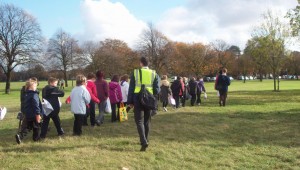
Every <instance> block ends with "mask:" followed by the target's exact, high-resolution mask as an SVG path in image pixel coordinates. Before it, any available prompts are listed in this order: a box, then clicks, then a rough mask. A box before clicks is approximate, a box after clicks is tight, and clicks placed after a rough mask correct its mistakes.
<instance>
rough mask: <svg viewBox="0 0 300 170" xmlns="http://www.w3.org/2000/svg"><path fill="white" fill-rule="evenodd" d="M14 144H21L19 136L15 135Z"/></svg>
mask: <svg viewBox="0 0 300 170" xmlns="http://www.w3.org/2000/svg"><path fill="white" fill-rule="evenodd" d="M15 137H16V142H17V143H18V144H21V142H22V141H21V136H20V135H19V134H16V136H15Z"/></svg>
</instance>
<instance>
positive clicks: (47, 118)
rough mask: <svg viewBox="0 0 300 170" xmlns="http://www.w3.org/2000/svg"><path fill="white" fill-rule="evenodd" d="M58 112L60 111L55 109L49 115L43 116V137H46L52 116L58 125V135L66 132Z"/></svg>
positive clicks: (56, 125)
mask: <svg viewBox="0 0 300 170" xmlns="http://www.w3.org/2000/svg"><path fill="white" fill-rule="evenodd" d="M58 113H59V111H55V110H54V111H53V112H51V113H50V114H49V115H48V116H45V115H44V116H43V123H42V131H41V138H45V137H46V135H47V132H48V126H49V122H50V118H51V119H52V121H53V123H54V125H55V127H56V131H57V134H58V135H62V134H64V131H63V129H62V128H61V125H60V118H59V115H58Z"/></svg>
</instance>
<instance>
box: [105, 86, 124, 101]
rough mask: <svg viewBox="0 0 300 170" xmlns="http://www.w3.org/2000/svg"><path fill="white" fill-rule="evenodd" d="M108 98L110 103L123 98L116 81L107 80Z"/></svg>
mask: <svg viewBox="0 0 300 170" xmlns="http://www.w3.org/2000/svg"><path fill="white" fill-rule="evenodd" d="M108 87H109V99H110V102H111V103H112V104H115V103H119V102H121V101H122V100H123V98H122V92H121V86H120V84H119V83H117V82H113V81H112V82H109V85H108Z"/></svg>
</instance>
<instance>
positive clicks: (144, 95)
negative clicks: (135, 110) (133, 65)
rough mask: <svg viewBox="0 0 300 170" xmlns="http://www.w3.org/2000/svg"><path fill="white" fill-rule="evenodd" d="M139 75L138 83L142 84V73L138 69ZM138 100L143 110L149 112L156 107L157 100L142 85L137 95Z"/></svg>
mask: <svg viewBox="0 0 300 170" xmlns="http://www.w3.org/2000/svg"><path fill="white" fill-rule="evenodd" d="M139 73H140V81H141V82H142V71H141V69H139ZM138 98H139V101H140V104H141V105H142V106H143V107H144V108H145V109H149V110H156V107H157V100H156V98H155V96H154V95H153V94H151V93H150V92H149V91H148V89H147V88H146V87H145V85H144V84H142V86H141V90H140V92H139V93H138Z"/></svg>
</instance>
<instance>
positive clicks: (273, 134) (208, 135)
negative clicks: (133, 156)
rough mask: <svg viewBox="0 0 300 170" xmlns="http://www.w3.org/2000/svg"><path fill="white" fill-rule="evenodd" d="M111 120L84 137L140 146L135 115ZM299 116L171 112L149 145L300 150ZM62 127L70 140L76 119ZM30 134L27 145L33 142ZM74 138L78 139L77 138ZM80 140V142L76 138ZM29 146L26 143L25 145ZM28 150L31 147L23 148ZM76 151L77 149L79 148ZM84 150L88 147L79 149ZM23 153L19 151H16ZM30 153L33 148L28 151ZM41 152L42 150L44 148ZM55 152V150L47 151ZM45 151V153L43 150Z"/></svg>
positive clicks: (6, 140) (6, 133) (5, 143)
mask: <svg viewBox="0 0 300 170" xmlns="http://www.w3.org/2000/svg"><path fill="white" fill-rule="evenodd" d="M109 120H110V116H109V115H106V119H105V123H104V124H103V125H101V126H100V127H95V128H91V127H83V136H85V137H92V138H99V139H102V140H105V139H111V138H112V139H114V138H118V139H114V140H115V141H119V142H121V143H120V144H119V145H120V146H121V145H122V144H127V145H129V144H132V142H130V140H129V138H135V139H136V143H135V144H137V145H138V144H139V141H138V140H139V139H138V134H137V130H136V125H135V123H134V120H133V115H132V113H130V116H129V121H127V122H123V123H110V122H109ZM299 122H300V114H299V110H297V109H291V110H286V111H285V112H284V113H278V112H276V111H271V112H269V113H253V112H247V111H242V112H235V113H232V114H230V113H229V114H224V113H223V114H220V113H216V114H214V113H210V114H203V113H197V112H168V113H161V114H159V115H157V116H155V117H154V118H153V119H152V127H151V131H150V142H151V141H159V142H162V143H166V145H167V144H168V142H173V141H174V142H179V143H186V142H200V143H198V144H199V145H204V144H205V143H208V144H207V145H211V146H212V147H226V146H227V147H230V146H243V145H247V144H252V145H253V144H254V145H279V146H282V147H299V146H300V141H299V138H300V126H299V124H300V123H299ZM62 126H63V128H64V130H65V132H66V136H71V134H72V127H73V118H68V119H63V120H62ZM15 132H16V130H15V129H1V130H0V134H2V137H1V143H0V146H2V147H3V148H5V147H9V146H10V149H3V150H2V151H3V152H10V151H11V150H12V149H13V148H11V146H12V145H16V143H15V139H14V134H15ZM31 135H32V134H31V133H30V134H29V135H28V137H27V139H25V140H26V141H27V142H28V141H31ZM47 138H48V139H49V140H58V139H57V138H58V137H57V136H56V129H55V127H54V126H53V124H52V126H51V131H50V132H49V133H48V136H47ZM74 138H75V137H74ZM77 139H81V138H76V139H75V140H77ZM25 143H26V142H25ZM24 147H28V146H24ZM76 147H77V146H76ZM80 147H85V146H80ZM99 147H107V148H108V149H109V148H110V149H113V150H116V151H121V150H124V148H123V147H117V146H116V147H111V146H104V145H103V146H102V145H100V146H99ZM57 148H59V149H72V147H65V148H64V147H63V148H61V147H57ZM16 149H20V148H16ZM27 149H28V150H30V148H27ZM41 149H42V148H41ZM48 149H56V148H55V147H50V148H45V150H48ZM42 150H43V149H42Z"/></svg>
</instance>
